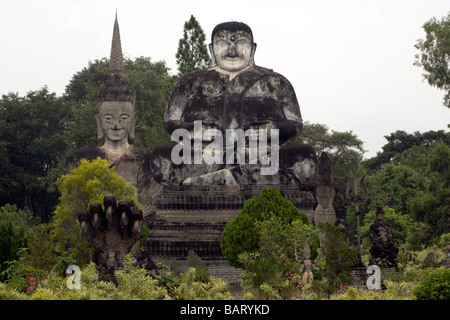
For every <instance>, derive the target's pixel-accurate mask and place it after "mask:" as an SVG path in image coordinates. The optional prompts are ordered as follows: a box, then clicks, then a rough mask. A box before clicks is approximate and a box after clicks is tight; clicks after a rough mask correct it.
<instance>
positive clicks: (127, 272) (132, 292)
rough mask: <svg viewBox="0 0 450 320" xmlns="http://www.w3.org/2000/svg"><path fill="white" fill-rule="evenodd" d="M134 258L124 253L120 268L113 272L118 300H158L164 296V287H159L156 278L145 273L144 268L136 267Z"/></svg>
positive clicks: (115, 297)
mask: <svg viewBox="0 0 450 320" xmlns="http://www.w3.org/2000/svg"><path fill="white" fill-rule="evenodd" d="M136 265H137V263H136V260H135V259H134V258H133V257H132V255H131V254H130V253H129V254H127V255H125V258H124V262H123V268H122V270H116V271H115V272H114V275H115V278H116V280H117V291H116V294H115V296H114V297H113V298H114V299H118V300H158V299H162V298H164V297H165V295H166V294H167V291H166V289H164V288H161V287H159V286H158V285H157V284H158V280H156V279H153V278H151V277H150V276H148V275H146V272H147V271H146V270H145V269H141V268H137V267H136Z"/></svg>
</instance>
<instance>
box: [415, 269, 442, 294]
mask: <svg viewBox="0 0 450 320" xmlns="http://www.w3.org/2000/svg"><path fill="white" fill-rule="evenodd" d="M413 293H414V295H415V296H416V298H417V299H418V300H450V269H448V268H439V269H436V270H433V271H430V272H429V273H428V274H427V275H426V276H425V277H424V278H423V279H422V281H420V282H419V284H418V285H417V286H416V287H415V288H414V289H413Z"/></svg>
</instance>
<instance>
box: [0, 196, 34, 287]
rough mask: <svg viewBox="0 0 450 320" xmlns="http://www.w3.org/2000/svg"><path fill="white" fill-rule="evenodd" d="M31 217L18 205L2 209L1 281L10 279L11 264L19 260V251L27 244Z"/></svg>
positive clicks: (0, 229) (0, 224)
mask: <svg viewBox="0 0 450 320" xmlns="http://www.w3.org/2000/svg"><path fill="white" fill-rule="evenodd" d="M29 222H30V217H29V216H28V215H27V214H26V213H25V212H24V211H22V210H18V209H17V206H16V205H10V204H6V205H4V206H3V207H1V208H0V281H1V280H3V281H4V280H6V279H7V278H8V273H9V272H10V270H11V262H12V261H14V260H16V259H18V257H19V250H20V249H22V248H24V247H25V245H26V244H27V237H26V233H27V226H28V223H29Z"/></svg>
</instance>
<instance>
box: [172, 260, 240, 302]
mask: <svg viewBox="0 0 450 320" xmlns="http://www.w3.org/2000/svg"><path fill="white" fill-rule="evenodd" d="M173 294H174V296H175V298H176V299H184V300H229V299H231V297H232V296H231V293H230V292H229V291H228V282H226V281H225V280H223V279H220V278H216V277H209V281H207V282H206V281H205V279H203V278H201V277H199V276H198V272H197V270H196V269H195V268H189V269H188V271H187V272H186V273H184V274H182V277H181V282H180V285H179V286H178V287H177V288H175V289H174V292H173Z"/></svg>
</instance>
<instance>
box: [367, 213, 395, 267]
mask: <svg viewBox="0 0 450 320" xmlns="http://www.w3.org/2000/svg"><path fill="white" fill-rule="evenodd" d="M370 241H371V242H372V248H371V249H370V250H369V251H370V253H371V255H372V256H371V258H370V264H371V265H373V264H374V265H378V266H385V267H389V268H392V267H397V263H398V262H397V255H398V248H397V247H396V246H395V245H394V242H393V240H392V228H391V226H390V225H389V224H388V223H387V222H385V221H384V212H383V209H382V208H377V211H376V220H375V222H374V223H373V224H372V225H371V226H370Z"/></svg>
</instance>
